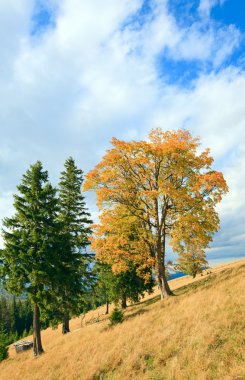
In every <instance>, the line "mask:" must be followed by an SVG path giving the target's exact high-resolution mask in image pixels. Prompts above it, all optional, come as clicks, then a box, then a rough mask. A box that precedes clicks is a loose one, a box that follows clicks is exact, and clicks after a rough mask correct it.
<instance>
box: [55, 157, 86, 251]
mask: <svg viewBox="0 0 245 380" xmlns="http://www.w3.org/2000/svg"><path fill="white" fill-rule="evenodd" d="M64 166H65V170H64V171H63V172H61V177H60V183H59V198H60V201H59V204H60V211H59V218H60V221H61V222H62V223H63V226H64V230H65V231H66V232H67V233H68V234H69V235H70V239H71V243H72V245H73V246H76V247H78V248H84V247H86V246H87V245H88V244H89V241H88V237H87V236H88V234H90V233H91V229H90V228H89V227H88V225H89V224H91V223H92V221H91V219H90V214H89V212H88V211H87V208H86V206H85V199H84V196H83V195H82V192H81V191H82V189H81V187H82V183H83V171H82V170H81V169H78V168H77V166H76V165H75V161H74V159H73V158H72V157H69V158H68V159H67V160H66V162H65V165H64Z"/></svg>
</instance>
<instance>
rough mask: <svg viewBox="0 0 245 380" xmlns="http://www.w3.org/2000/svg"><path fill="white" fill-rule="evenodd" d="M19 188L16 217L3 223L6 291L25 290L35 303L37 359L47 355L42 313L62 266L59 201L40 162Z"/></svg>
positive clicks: (34, 341) (16, 196)
mask: <svg viewBox="0 0 245 380" xmlns="http://www.w3.org/2000/svg"><path fill="white" fill-rule="evenodd" d="M17 188H18V191H19V193H18V194H16V195H14V208H15V214H14V216H13V217H10V218H5V219H4V222H3V225H4V230H3V239H4V243H5V248H4V249H3V251H2V252H1V256H2V258H1V259H2V261H3V273H4V284H5V287H6V289H7V290H8V291H10V292H11V293H14V294H16V295H20V294H21V293H22V292H23V291H25V293H26V294H27V296H28V298H29V299H30V300H31V302H32V304H33V348H34V355H35V356H36V355H40V354H41V353H42V352H43V348H42V342H41V328H40V312H41V310H45V308H46V307H47V305H48V304H49V303H51V302H52V300H53V295H52V288H53V287H54V281H55V279H56V278H57V274H56V269H55V268H56V266H59V255H58V251H59V243H60V238H59V235H60V229H59V224H58V223H57V211H58V201H57V198H56V196H55V194H56V190H55V189H54V188H53V187H52V186H51V184H50V183H49V182H48V173H47V171H44V170H43V167H42V163H41V162H40V161H37V162H36V164H34V165H32V166H31V167H30V169H28V170H27V172H26V174H24V175H23V179H22V182H21V184H20V185H19V186H18V187H17Z"/></svg>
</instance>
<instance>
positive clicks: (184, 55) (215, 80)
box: [0, 0, 245, 260]
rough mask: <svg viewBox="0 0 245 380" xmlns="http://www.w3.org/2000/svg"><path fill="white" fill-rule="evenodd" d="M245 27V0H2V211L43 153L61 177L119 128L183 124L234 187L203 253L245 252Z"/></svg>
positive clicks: (135, 130) (132, 131)
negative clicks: (65, 167)
mask: <svg viewBox="0 0 245 380" xmlns="http://www.w3.org/2000/svg"><path fill="white" fill-rule="evenodd" d="M244 33H245V2H244V1H243V0H190V1H185V0H171V1H170V0H169V1H167V0H146V1H143V0H104V1H103V2H102V1H101V0H83V1H80V0H59V1H58V0H38V1H34V0H3V1H1V3H0V41H1V60H0V128H1V140H0V218H2V217H4V216H9V215H11V213H12V212H13V209H12V195H13V193H14V192H15V190H16V185H17V184H18V183H19V182H20V180H21V176H22V174H23V173H24V172H25V171H26V169H27V168H28V166H29V165H30V164H32V163H33V162H35V161H36V160H38V159H40V160H42V161H43V163H44V166H45V168H47V169H48V170H49V173H50V178H51V180H52V182H53V183H57V181H58V176H59V172H60V171H61V169H62V165H63V162H64V161H65V159H66V158H67V157H68V156H70V155H72V156H74V158H75V159H76V161H77V164H78V165H79V166H80V167H81V168H82V169H83V170H84V172H85V173H86V172H87V171H89V170H90V169H92V168H93V166H94V165H95V164H96V163H97V162H98V161H99V160H100V158H101V156H102V155H103V154H104V152H105V150H106V149H107V148H108V147H109V146H110V145H109V141H110V139H111V137H112V136H115V137H117V138H121V139H127V140H129V139H132V138H134V139H143V138H146V136H147V134H148V132H149V130H150V129H151V128H154V127H159V126H161V127H162V128H163V129H165V130H166V129H177V128H187V129H189V130H190V131H191V132H192V133H193V134H194V135H198V136H200V138H201V141H202V144H203V147H207V146H208V147H210V148H211V153H212V154H213V156H214V159H215V163H214V166H215V169H216V170H221V171H223V172H224V175H225V178H226V179H227V182H228V185H229V188H230V193H229V194H228V195H227V196H226V197H225V198H224V200H223V202H222V203H221V204H220V205H219V206H218V211H219V215H220V218H221V230H220V231H219V233H218V234H216V235H215V237H214V241H213V244H212V246H211V248H210V249H209V250H208V252H207V254H208V257H209V258H210V259H211V260H227V259H229V258H231V257H232V258H234V257H241V256H245V254H244V252H245V250H244V248H245V247H244V245H245V232H244V231H245V180H244V179H243V176H242V175H241V173H244V172H245V143H244V141H245V107H244V97H245V76H244V63H245V56H244V51H245V49H244ZM87 201H88V206H89V208H90V210H91V212H92V215H93V217H94V219H96V218H97V215H98V213H97V209H96V206H95V199H94V196H93V194H88V195H87Z"/></svg>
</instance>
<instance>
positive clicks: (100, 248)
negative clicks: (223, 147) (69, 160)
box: [84, 128, 228, 270]
mask: <svg viewBox="0 0 245 380" xmlns="http://www.w3.org/2000/svg"><path fill="white" fill-rule="evenodd" d="M111 143H112V148H111V149H109V150H108V151H107V152H106V154H105V156H104V157H103V158H102V160H101V162H100V163H99V164H98V165H96V167H95V169H94V170H92V171H91V172H90V173H88V175H87V176H86V181H85V184H84V189H85V190H95V192H96V195H97V202H98V205H99V207H100V208H101V210H103V212H102V214H101V219H100V223H99V225H98V226H96V228H95V235H94V238H93V239H92V247H93V249H94V250H95V251H96V253H97V255H98V257H100V258H101V260H105V261H106V262H108V263H110V264H113V267H114V268H115V270H122V268H125V266H126V265H127V262H128V261H131V262H134V263H137V264H139V265H140V268H143V266H144V265H154V249H155V248H156V244H157V243H156V242H157V238H158V237H159V236H161V239H163V230H162V228H163V226H165V223H166V224H169V226H171V227H168V230H167V232H168V233H169V234H170V235H171V236H172V238H171V245H172V247H173V249H174V250H176V251H177V252H181V250H182V249H183V247H184V246H185V247H188V246H190V244H191V243H192V244H193V243H194V242H195V244H197V245H199V246H200V247H207V246H208V244H209V242H210V241H211V239H212V234H213V233H214V232H216V231H217V230H218V228H219V218H218V215H217V213H216V212H215V208H214V207H215V204H216V203H217V202H220V201H221V199H222V196H223V194H225V193H226V192H227V191H228V187H227V184H226V182H225V180H224V178H223V175H222V173H220V172H216V171H213V170H212V169H211V164H212V162H213V158H212V157H211V156H210V151H209V149H206V150H204V151H203V152H201V153H200V154H197V148H198V146H199V139H198V138H194V137H192V136H191V134H190V132H188V131H186V130H177V131H165V132H164V131H163V130H162V129H160V128H157V129H153V130H152V131H151V132H150V134H149V136H148V141H130V142H126V141H122V140H118V139H116V138H113V139H112V140H111ZM167 222H169V223H167ZM164 233H165V232H164ZM150 246H151V248H152V247H153V248H154V249H153V250H151V253H150V248H149V247H150ZM155 251H156V249H155ZM152 252H153V253H152ZM118 268H119V269H118Z"/></svg>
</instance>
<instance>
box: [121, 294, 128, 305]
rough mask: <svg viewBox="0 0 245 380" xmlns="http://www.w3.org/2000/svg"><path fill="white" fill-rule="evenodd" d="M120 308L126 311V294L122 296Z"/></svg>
mask: <svg viewBox="0 0 245 380" xmlns="http://www.w3.org/2000/svg"><path fill="white" fill-rule="evenodd" d="M121 306H122V309H126V307H127V297H126V294H123V296H122V300H121Z"/></svg>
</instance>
